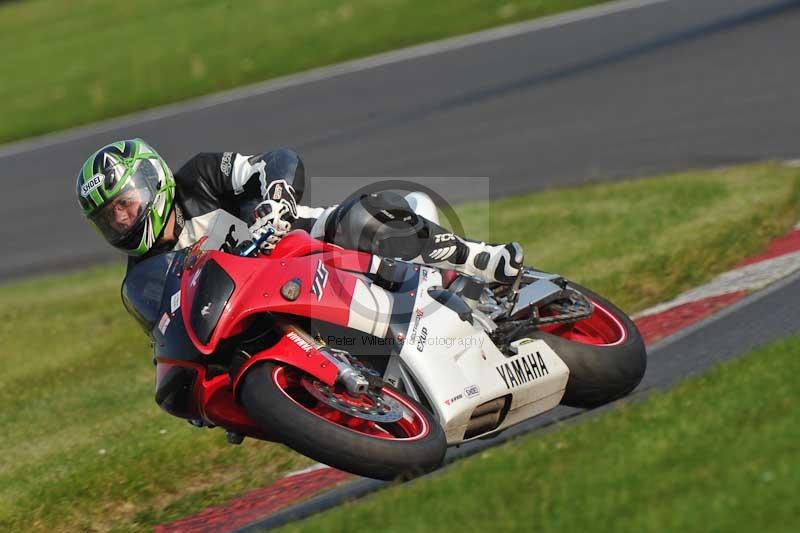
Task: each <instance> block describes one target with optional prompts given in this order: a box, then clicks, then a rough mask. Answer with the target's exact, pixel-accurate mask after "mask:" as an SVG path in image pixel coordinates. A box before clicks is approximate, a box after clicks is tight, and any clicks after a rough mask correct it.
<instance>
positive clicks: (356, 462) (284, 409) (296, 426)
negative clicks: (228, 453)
mask: <svg viewBox="0 0 800 533" xmlns="http://www.w3.org/2000/svg"><path fill="white" fill-rule="evenodd" d="M240 398H241V401H242V403H243V404H244V407H245V409H246V410H247V412H248V414H249V415H250V416H251V417H252V418H253V419H254V420H255V421H256V422H257V423H258V424H259V425H260V426H261V427H262V428H263V429H264V430H265V431H267V432H268V433H269V434H270V435H272V436H274V438H275V439H276V440H278V441H280V442H283V443H285V444H286V445H287V446H289V447H291V448H293V449H295V450H297V451H298V452H300V453H302V454H304V455H307V456H308V457H311V458H313V459H316V460H317V461H320V462H322V463H325V464H327V465H330V466H334V467H336V468H339V469H341V470H346V471H348V472H352V473H354V474H358V475H361V476H367V477H373V478H378V479H393V478H396V477H398V476H410V475H416V474H420V473H423V472H426V471H429V470H433V469H434V468H436V467H438V466H439V465H440V464H441V462H442V459H443V458H444V453H445V450H446V447H447V444H446V441H445V436H444V432H443V431H442V428H441V426H440V425H439V423H438V422H437V421H436V420H435V418H434V417H433V415H431V414H430V413H429V412H428V411H427V410H426V409H425V408H424V407H422V406H421V405H419V404H418V403H417V402H415V401H414V400H412V399H410V398H408V397H407V396H405V395H404V394H402V393H400V392H399V391H397V390H395V389H393V388H392V387H390V386H389V385H386V386H384V387H383V388H382V389H381V390H380V392H377V393H371V394H365V395H361V396H358V397H354V396H351V395H350V394H348V393H347V392H346V391H345V390H343V389H341V388H340V387H338V386H337V387H329V386H327V385H325V384H323V383H321V382H319V381H318V380H316V379H314V378H313V377H311V376H309V375H307V374H305V373H304V372H302V371H300V370H297V369H295V368H294V367H291V366H283V365H279V364H276V363H273V362H270V361H268V362H265V363H263V364H260V365H258V366H256V367H254V368H252V369H250V370H249V371H248V372H247V374H246V375H245V376H244V381H243V382H242V389H241V392H240Z"/></svg>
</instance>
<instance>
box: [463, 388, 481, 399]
mask: <svg viewBox="0 0 800 533" xmlns="http://www.w3.org/2000/svg"><path fill="white" fill-rule="evenodd" d="M480 393H481V388H480V387H478V386H477V385H470V386H469V387H467V388H466V389H464V394H465V395H466V396H467V398H474V397H475V396H477V395H479V394H480Z"/></svg>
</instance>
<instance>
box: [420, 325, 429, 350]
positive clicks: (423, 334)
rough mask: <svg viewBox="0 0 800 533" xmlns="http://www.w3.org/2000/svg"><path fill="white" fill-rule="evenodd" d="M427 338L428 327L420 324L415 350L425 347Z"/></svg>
mask: <svg viewBox="0 0 800 533" xmlns="http://www.w3.org/2000/svg"><path fill="white" fill-rule="evenodd" d="M427 338H428V328H426V327H425V326H422V329H421V330H420V332H419V339H418V340H417V351H418V352H421V351H423V350H424V349H425V339H427Z"/></svg>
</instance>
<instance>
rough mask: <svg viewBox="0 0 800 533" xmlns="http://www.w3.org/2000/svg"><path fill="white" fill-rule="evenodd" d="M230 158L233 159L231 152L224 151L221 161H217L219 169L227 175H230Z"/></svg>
mask: <svg viewBox="0 0 800 533" xmlns="http://www.w3.org/2000/svg"><path fill="white" fill-rule="evenodd" d="M231 159H233V152H225V153H224V154H222V161H220V163H219V169H220V170H221V171H222V174H224V175H225V176H227V177H230V176H231Z"/></svg>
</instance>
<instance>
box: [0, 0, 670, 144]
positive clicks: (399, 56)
mask: <svg viewBox="0 0 800 533" xmlns="http://www.w3.org/2000/svg"><path fill="white" fill-rule="evenodd" d="M668 1H670V0H617V1H616V2H609V3H607V4H600V5H597V6H591V7H586V8H583V9H578V10H575V11H569V12H567V13H562V14H558V15H552V16H549V17H542V18H538V19H533V20H529V21H524V22H518V23H515V24H508V25H506V26H500V27H497V28H492V29H489V30H483V31H479V32H475V33H470V34H467V35H461V36H458V37H450V38H448V39H442V40H439V41H433V42H430V43H426V44H420V45H415V46H410V47H408V48H401V49H399V50H395V51H392V52H386V53H383V54H377V55H373V56H369V57H366V58H362V59H355V60H353V61H347V62H344V63H338V64H336V65H331V66H327V67H321V68H318V69H314V70H309V71H306V72H301V73H298V74H291V75H288V76H284V77H281V78H276V79H273V80H270V81H266V82H260V83H256V84H253V85H247V86H244V87H240V88H237V89H232V90H229V91H224V92H220V93H215V94H211V95H207V96H202V97H199V98H195V99H192V100H186V101H183V102H179V103H175V104H168V105H164V106H161V107H155V108H153V109H150V110H148V111H143V112H138V113H134V114H130V115H124V116H121V117H116V118H112V119H109V120H105V121H102V122H96V123H93V124H88V125H86V126H79V127H77V128H72V129H68V130H63V131H60V132H56V133H50V134H46V135H42V136H39V137H34V138H31V139H25V140H21V141H17V142H13V143H9V144H6V145H1V146H0V157H7V156H11V155H16V154H21V153H24V152H30V151H33V150H38V149H41V148H45V147H48V146H53V145H56V144H62V143H66V142H70V141H74V140H78V139H82V138H85V137H90V136H92V135H98V134H101V133H105V132H108V131H111V130H115V129H118V128H125V127H129V126H135V125H137V124H143V123H145V122H153V121H156V120H160V119H163V118H167V117H172V116H176V115H181V114H184V113H191V112H194V111H198V110H201V109H208V108H210V107H214V106H218V105H221V104H225V103H228V102H233V101H236V100H243V99H245V98H250V97H253V96H259V95H264V94H268V93H271V92H276V91H280V90H283V89H286V88H289V87H297V86H298V85H304V84H307V83H313V82H317V81H323V80H328V79H331V78H335V77H337V76H343V75H345V74H351V73H354V72H360V71H364V70H369V69H373V68H377V67H381V66H384V65H390V64H392V63H399V62H401V61H408V60H410V59H417V58H421V57H426V56H431V55H435V54H441V53H444V52H450V51H453V50H459V49H462V48H467V47H469V46H475V45H478V44H484V43H488V42H492V41H498V40H501V39H507V38H509V37H514V36H517V35H522V34H525V33H532V32H536V31H540V30H545V29H549V28H556V27H558V26H565V25H567V24H572V23H574V22H579V21H582V20H588V19H593V18H599V17H604V16H607V15H612V14H614V13H620V12H623V11H629V10H632V9H638V8H642V7H646V6H649V5H652V4H661V3H664V2H668Z"/></svg>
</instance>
